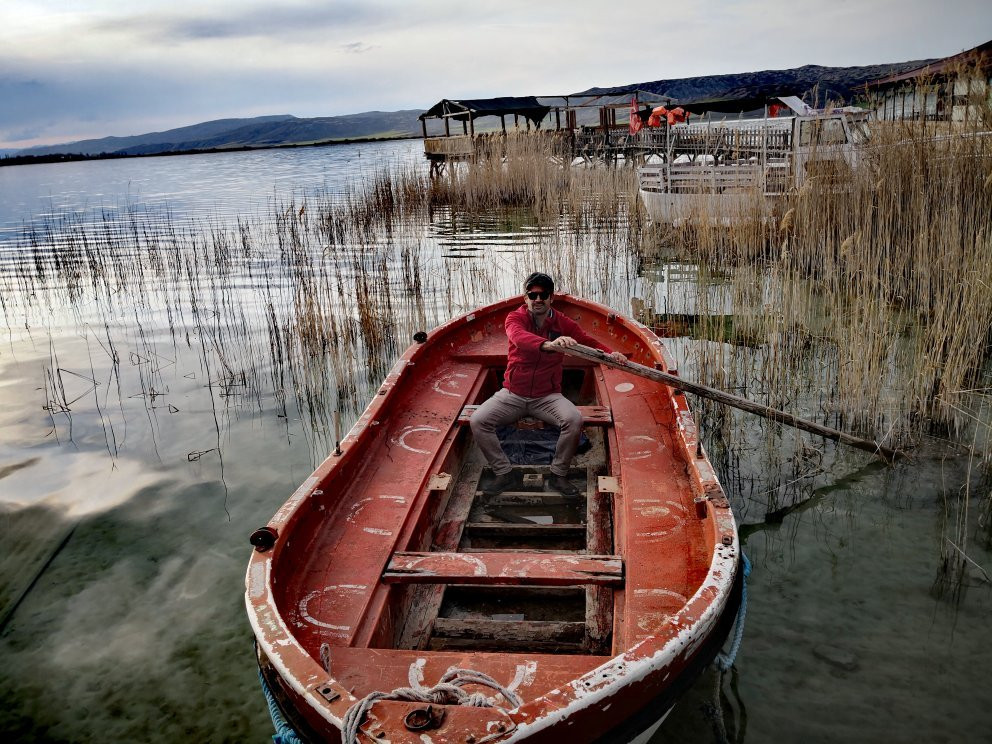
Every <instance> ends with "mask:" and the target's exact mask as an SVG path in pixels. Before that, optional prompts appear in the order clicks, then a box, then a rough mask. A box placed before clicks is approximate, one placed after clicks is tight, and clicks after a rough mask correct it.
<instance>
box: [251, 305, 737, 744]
mask: <svg viewBox="0 0 992 744" xmlns="http://www.w3.org/2000/svg"><path fill="white" fill-rule="evenodd" d="M555 297H556V304H555V309H556V311H558V312H562V313H565V314H566V315H567V316H569V317H571V318H573V319H575V320H576V321H577V322H578V323H579V324H580V325H581V326H582V327H583V329H585V330H586V332H587V333H589V334H590V335H592V336H593V337H595V338H597V339H600V340H601V341H602V342H603V343H604V344H605V345H607V346H609V347H610V348H614V349H618V350H620V351H622V352H623V353H624V354H625V355H626V356H627V357H628V358H630V359H631V360H632V361H635V362H639V363H641V364H645V365H649V366H654V367H658V368H661V369H666V370H670V371H672V370H674V364H673V363H672V362H671V359H670V357H669V356H668V355H667V352H666V350H665V349H664V347H663V346H662V345H661V342H660V341H659V340H658V339H657V338H656V337H655V336H654V335H653V334H652V333H651V331H649V330H648V329H647V328H646V327H644V326H642V325H640V324H638V323H636V322H634V321H632V320H629V319H626V318H624V317H621V316H619V315H617V314H615V313H614V312H613V311H612V310H610V309H609V308H607V307H605V306H602V305H599V304H596V303H593V302H589V301H586V300H581V299H578V298H573V297H570V296H568V295H556V296H555ZM519 303H520V300H519V298H513V299H509V300H504V301H502V302H498V303H495V304H493V305H490V306H487V307H484V308H481V309H478V310H476V311H474V312H472V313H469V314H467V315H465V316H462V317H459V318H456V319H454V320H452V321H449V322H448V323H446V324H444V325H443V326H441V327H439V328H437V329H436V330H434V331H432V332H431V333H429V334H426V337H425V336H424V335H421V334H418V342H417V343H415V344H414V345H413V346H411V347H410V348H409V349H408V350H407V351H406V353H405V354H404V355H403V356H402V357H401V358H400V359H399V361H398V362H397V363H396V364H395V366H394V367H393V369H392V370H391V371H390V373H389V374H388V375H387V377H386V379H385V381H384V382H383V383H382V386H381V387H380V388H379V390H378V393H377V394H376V395H375V396H374V398H373V400H372V402H371V403H370V404H369V406H368V408H367V409H366V410H365V412H364V413H363V414H362V416H361V417H360V418H359V420H358V421H357V422H356V424H355V425H354V427H353V428H352V429H351V431H350V432H349V434H348V435H347V436H346V437H345V438H344V439H343V441H342V442H341V446H340V448H339V451H337V452H335V453H333V454H331V455H330V456H329V457H328V458H327V459H326V460H325V461H324V462H323V463H322V464H321V465H320V466H319V467H318V468H317V470H316V471H315V472H314V473H313V475H312V476H310V477H309V478H308V479H307V480H306V481H304V483H303V484H302V485H301V486H300V487H299V488H298V489H297V490H296V492H295V493H294V494H293V495H292V496H291V497H290V498H289V500H288V501H287V502H286V503H285V504H284V505H283V506H282V507H281V508H280V509H279V510H278V511H277V512H276V514H275V515H274V516H273V517H272V519H271V520H270V521H269V523H268V525H266V527H264V528H262V529H261V530H258V531H257V532H256V533H255V534H254V535H253V536H252V542H253V544H255V552H254V553H253V554H252V558H251V561H250V564H249V567H248V574H247V578H246V604H247V609H248V615H249V619H250V621H251V624H252V628H253V630H254V633H255V638H256V642H257V652H258V661H259V665H260V669H261V671H262V675H263V678H264V680H265V681H266V684H267V686H268V688H269V690H270V691H271V695H272V697H273V699H274V701H275V702H276V704H277V705H278V707H279V709H280V711H281V713H282V715H283V716H285V719H286V720H287V721H288V723H289V725H290V726H291V727H292V728H293V730H294V731H295V733H296V734H297V735H298V736H299V737H300V738H301V739H303V740H305V741H315V742H316V741H339V740H344V741H349V742H350V741H353V740H367V741H390V742H394V743H396V742H411V743H412V742H417V743H418V744H419V743H420V742H424V741H431V742H435V743H436V744H440V743H441V742H462V743H464V744H482V742H498V741H524V740H526V741H528V742H558V741H565V740H568V741H600V740H604V741H623V742H629V741H634V740H638V739H646V738H647V736H649V735H650V733H651V732H652V731H653V730H654V728H655V727H656V726H657V724H658V722H659V721H660V720H661V719H662V718H663V717H664V715H665V714H667V712H668V710H669V709H670V708H671V706H672V704H673V703H674V701H675V699H676V698H677V696H678V694H679V693H680V692H681V691H682V690H683V689H684V688H685V687H686V686H687V685H688V684H690V683H691V682H692V680H693V679H694V678H695V676H696V675H697V674H698V672H699V671H700V670H701V669H702V668H703V666H705V664H707V663H708V662H709V661H710V660H711V659H712V658H713V656H714V655H715V654H716V653H717V651H718V650H719V647H720V645H721V644H722V642H723V640H724V639H725V638H726V636H727V633H728V631H729V629H730V627H731V625H732V623H733V620H734V617H735V615H736V611H737V606H738V603H739V597H740V592H739V589H740V582H741V576H740V575H739V574H740V572H739V570H738V569H739V565H740V548H739V544H738V537H737V530H736V525H735V523H734V519H733V516H732V514H731V511H730V508H729V504H728V503H727V500H726V498H725V496H724V494H723V491H722V490H721V487H720V485H719V483H718V481H717V479H716V477H715V475H714V473H713V470H712V467H711V465H710V463H709V461H708V460H707V458H706V456H705V453H704V452H703V451H702V448H701V447H700V446H699V443H698V441H697V433H696V429H695V426H694V423H693V418H692V415H691V414H690V412H689V409H688V407H687V405H686V401H685V397H684V395H682V394H681V393H679V392H677V391H675V390H673V389H671V388H669V387H666V386H662V385H659V384H657V383H655V382H652V381H649V380H645V379H643V378H641V377H636V376H634V375H632V374H630V373H628V372H624V371H622V370H618V369H614V368H610V367H607V366H606V365H599V364H596V363H594V362H592V361H589V360H581V359H573V358H567V359H566V367H565V374H564V381H563V392H564V393H565V394H566V396H568V397H569V398H571V399H572V401H573V402H574V403H575V404H576V405H577V406H578V407H579V410H580V411H581V412H582V414H583V418H584V425H585V430H586V434H587V437H588V446H587V449H586V451H585V452H584V453H583V454H581V455H580V456H579V457H578V458H576V460H575V461H574V462H573V469H572V471H571V472H570V478H571V480H572V481H573V482H574V483H576V484H581V485H582V488H581V489H580V491H581V492H580V494H579V495H578V496H574V495H573V496H569V495H566V494H563V493H558V492H550V491H548V490H545V479H546V478H545V477H546V476H547V475H548V472H549V471H548V468H547V466H546V465H543V464H539V463H536V462H535V460H534V458H533V457H529V456H528V454H527V452H528V450H529V449H530V450H533V449H535V448H536V449H538V450H539V449H540V445H539V444H535V443H534V441H533V440H532V439H529V438H528V434H527V432H528V431H529V430H531V429H532V428H534V427H537V426H538V424H537V423H536V422H527V421H524V422H521V424H520V425H518V429H517V431H512V432H510V434H509V435H510V437H511V438H516V439H517V440H518V444H520V446H521V448H522V452H523V453H524V454H523V455H521V459H523V460H525V461H526V462H527V464H520V465H517V466H516V467H517V469H518V470H520V471H521V473H522V476H523V477H522V485H521V486H520V487H519V490H515V491H507V492H504V493H501V494H499V495H496V496H490V495H487V494H486V492H485V491H486V486H487V484H488V482H489V481H490V480H491V478H492V477H493V476H492V473H491V472H490V471H489V469H488V467H487V465H486V463H485V461H484V459H483V458H482V457H481V454H480V453H479V450H478V448H477V447H476V446H475V445H474V443H473V441H472V434H471V430H470V427H468V426H467V423H468V420H469V417H470V416H471V413H472V411H473V410H474V408H475V407H476V406H478V405H479V404H480V403H482V402H483V401H484V400H486V399H487V398H488V397H489V396H490V395H492V393H493V392H494V391H495V390H496V389H498V387H499V386H500V384H501V376H502V371H503V368H504V367H505V364H506V351H507V339H506V335H505V332H504V330H503V321H504V318H505V317H506V315H507V313H508V312H509V311H510V310H512V309H514V307H516V306H517V305H518V304H519ZM533 439H540V437H539V436H537V435H535V436H534V438H533ZM425 737H426V738H425Z"/></svg>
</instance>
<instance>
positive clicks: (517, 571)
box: [382, 551, 623, 587]
mask: <svg viewBox="0 0 992 744" xmlns="http://www.w3.org/2000/svg"><path fill="white" fill-rule="evenodd" d="M382 580H383V581H385V582H387V583H410V584H477V585H517V584H527V585H531V586H610V587H619V586H623V559H621V558H620V557H619V556H615V555H575V554H552V553H526V552H519V553H511V552H502V551H501V552H492V553H487V552H478V553H476V552H473V553H440V552H438V553H405V552H397V553H393V557H392V560H390V561H389V565H388V566H387V567H386V570H385V571H384V572H383V574H382Z"/></svg>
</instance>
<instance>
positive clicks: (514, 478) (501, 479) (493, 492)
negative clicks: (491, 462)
mask: <svg viewBox="0 0 992 744" xmlns="http://www.w3.org/2000/svg"><path fill="white" fill-rule="evenodd" d="M521 480H522V478H521V476H520V473H519V472H518V471H516V470H511V471H510V472H509V473H503V475H497V476H496V477H494V478H493V479H492V480H491V481H490V482H489V485H488V486H486V487H485V488H484V489H482V491H483V493H485V494H486V496H499V495H500V494H501V493H503V491H506V490H507V489H509V488H512V487H514V486H519V485H520V482H521Z"/></svg>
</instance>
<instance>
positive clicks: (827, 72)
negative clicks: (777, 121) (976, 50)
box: [9, 60, 934, 156]
mask: <svg viewBox="0 0 992 744" xmlns="http://www.w3.org/2000/svg"><path fill="white" fill-rule="evenodd" d="M932 61H934V60H917V61H914V62H899V63H894V64H884V65H867V66H862V67H822V66H820V65H805V66H803V67H797V68H794V69H790V70H762V71H759V72H742V73H736V74H732V75H705V76H702V77H691V78H674V79H670V80H653V81H650V82H646V83H631V84H628V85H621V86H615V87H612V88H589V89H588V90H585V91H582V92H581V93H573V94H570V95H571V96H574V97H577V96H592V95H601V96H608V97H609V96H612V97H619V96H624V95H627V96H629V95H630V94H631V93H632V92H633V91H637V90H641V91H647V92H649V93H655V94H658V95H662V96H668V97H670V98H674V99H676V100H681V101H688V100H693V99H702V98H723V97H727V98H740V97H745V94H749V93H750V94H765V95H770V96H771V95H784V94H790V95H797V96H799V97H800V98H803V99H804V100H805V101H806V102H807V103H809V104H811V105H813V106H818V105H823V104H824V103H825V102H827V101H834V102H843V103H851V102H853V101H855V100H856V99H857V98H858V95H859V93H860V91H861V89H863V87H864V84H865V83H866V82H868V81H870V80H875V79H877V78H880V77H885V76H887V75H893V74H897V73H900V72H904V71H907V70H911V69H915V68H917V67H921V66H923V65H925V64H927V63H928V62H932ZM421 113H423V112H422V111H421V110H419V109H414V110H405V111H366V112H364V113H361V114H349V115H346V116H322V117H317V118H310V119H301V118H297V117H295V116H290V115H288V114H283V115H278V116H258V117H255V118H251V119H217V120H215V121H207V122H203V123H202V124H193V125H191V126H187V127H179V128H178V129H169V130H167V131H165V132H150V133H148V134H139V135H135V136H132V137H103V138H101V139H91V140H82V141H80V142H70V143H67V144H63V145H49V146H47V147H31V148H27V149H24V150H17V151H13V152H10V153H9V154H10V155H16V156H46V155H56V154H74V155H75V154H79V155H87V156H93V155H103V154H108V155H118V156H120V155H154V154H156V153H168V152H182V151H188V150H213V149H225V148H244V147H274V146H278V145H292V144H309V143H314V142H327V141H333V140H343V139H364V138H384V137H402V136H419V135H420V133H421V131H422V130H421V125H420V122H419V121H418V119H417V117H418V116H420V114H421ZM596 116H597V114H596V112H595V111H593V110H587V111H584V112H582V113H581V115H580V117H579V119H580V122H581V123H590V122H592V121H593V119H595V117H596ZM587 119H588V120H589V121H588V122H587V121H586V120H587ZM493 126H496V125H493ZM481 129H482V130H483V131H485V130H486V129H487V127H486V124H485V123H483V124H482V126H481Z"/></svg>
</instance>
